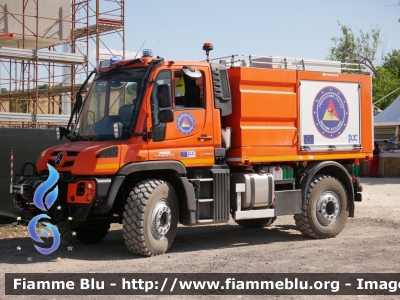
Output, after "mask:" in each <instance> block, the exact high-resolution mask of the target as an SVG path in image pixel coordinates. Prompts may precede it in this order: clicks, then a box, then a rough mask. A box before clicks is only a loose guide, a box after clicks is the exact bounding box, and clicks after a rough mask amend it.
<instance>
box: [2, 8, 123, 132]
mask: <svg viewBox="0 0 400 300" xmlns="http://www.w3.org/2000/svg"><path fill="white" fill-rule="evenodd" d="M124 6H125V4H124V0H94V1H93V0H40V1H39V0H21V1H14V0H0V126H1V127H28V128H53V127H55V126H59V125H66V122H68V118H69V115H70V112H71V110H72V106H73V105H74V103H75V95H76V92H77V91H78V90H79V88H80V86H81V84H82V82H84V80H85V79H86V77H87V76H88V73H89V71H90V70H92V69H94V68H95V67H96V66H98V64H99V61H100V59H101V57H102V55H107V56H115V55H116V54H115V53H113V48H117V49H118V50H122V52H121V53H122V55H121V56H122V57H121V58H122V59H124V57H123V54H124V53H125V30H124V22H125V20H124V11H125V7H124ZM2 13H3V14H2ZM55 16H56V17H55ZM1 25H3V26H4V27H3V28H1ZM110 45H113V47H110Z"/></svg>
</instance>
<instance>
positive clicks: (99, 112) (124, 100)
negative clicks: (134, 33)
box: [72, 68, 146, 140]
mask: <svg viewBox="0 0 400 300" xmlns="http://www.w3.org/2000/svg"><path fill="white" fill-rule="evenodd" d="M145 72H146V68H135V69H129V70H121V71H111V72H109V73H105V74H102V75H100V76H99V77H97V78H96V79H95V80H94V81H93V83H92V87H91V88H90V91H89V94H88V95H87V97H86V100H85V102H84V103H83V106H82V109H81V112H80V114H79V117H78V121H77V123H76V126H75V129H74V132H73V135H72V138H73V139H77V140H90V139H104V140H111V139H115V137H114V132H113V124H114V123H115V122H121V123H122V124H123V126H124V127H126V126H129V124H130V122H131V118H132V113H133V108H134V106H135V104H136V100H137V94H138V92H139V91H138V89H139V87H140V84H141V82H142V79H143V76H144V74H145ZM122 138H128V133H127V131H124V133H123V135H122Z"/></svg>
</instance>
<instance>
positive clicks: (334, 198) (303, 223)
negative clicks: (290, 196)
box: [294, 175, 349, 238]
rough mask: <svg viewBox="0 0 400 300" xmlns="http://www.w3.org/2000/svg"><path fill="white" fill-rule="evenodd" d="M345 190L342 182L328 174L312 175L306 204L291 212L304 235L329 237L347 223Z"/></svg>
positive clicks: (337, 232)
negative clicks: (300, 208)
mask: <svg viewBox="0 0 400 300" xmlns="http://www.w3.org/2000/svg"><path fill="white" fill-rule="evenodd" d="M347 198H348V197H347V193H346V190H345V188H344V186H343V184H342V183H341V182H340V181H339V180H338V179H337V178H334V177H331V176H327V175H317V176H314V177H313V179H312V181H311V183H310V186H309V187H308V191H307V201H306V206H305V207H303V209H302V213H301V214H296V215H294V220H295V222H296V226H297V228H298V229H299V230H300V231H301V233H302V234H303V235H305V236H308V237H312V238H331V237H335V236H336V235H338V234H339V233H340V232H341V231H342V230H343V228H344V226H345V225H346V222H347V217H348V215H349V212H348V210H347Z"/></svg>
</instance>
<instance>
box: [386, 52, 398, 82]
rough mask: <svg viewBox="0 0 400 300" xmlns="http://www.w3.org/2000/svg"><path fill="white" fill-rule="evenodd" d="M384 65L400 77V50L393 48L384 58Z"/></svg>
mask: <svg viewBox="0 0 400 300" xmlns="http://www.w3.org/2000/svg"><path fill="white" fill-rule="evenodd" d="M382 67H384V68H385V69H387V70H388V71H389V72H391V73H392V74H393V75H394V76H395V77H396V78H400V50H395V49H393V50H392V52H390V53H388V54H387V55H386V56H385V57H384V58H383V64H382Z"/></svg>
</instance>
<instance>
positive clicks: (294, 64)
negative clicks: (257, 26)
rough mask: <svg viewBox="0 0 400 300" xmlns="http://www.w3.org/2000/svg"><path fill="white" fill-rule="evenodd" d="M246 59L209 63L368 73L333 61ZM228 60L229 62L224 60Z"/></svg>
mask: <svg viewBox="0 0 400 300" xmlns="http://www.w3.org/2000/svg"><path fill="white" fill-rule="evenodd" d="M242 56H243V57H245V58H247V59H237V57H238V55H237V54H233V55H229V56H223V57H217V58H213V59H210V61H215V60H219V62H220V63H222V64H225V65H226V66H227V67H231V68H234V67H254V68H268V69H282V70H299V71H315V72H330V73H360V74H361V73H369V72H368V69H367V67H366V66H365V65H364V64H355V63H344V62H340V61H333V60H322V59H304V58H295V57H284V56H261V55H252V54H242ZM227 58H230V61H227V60H226V59H227Z"/></svg>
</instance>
